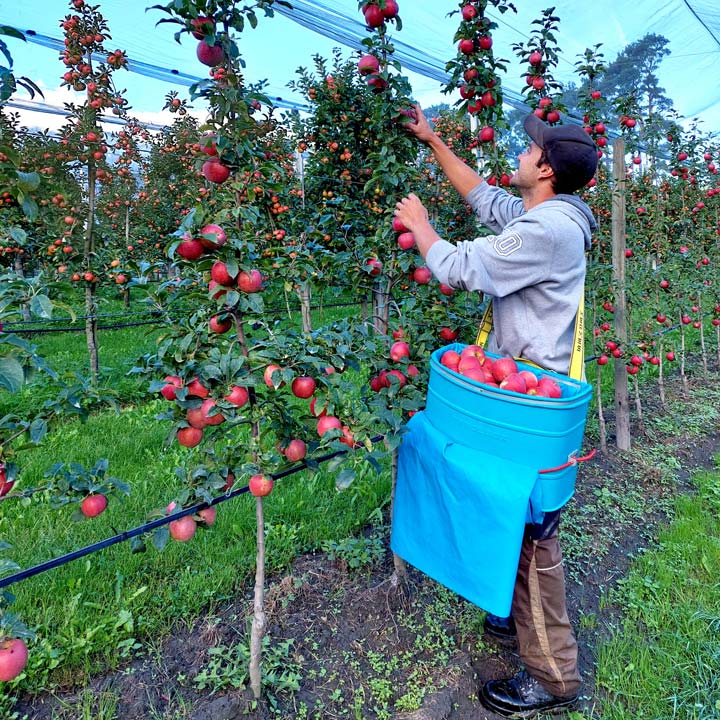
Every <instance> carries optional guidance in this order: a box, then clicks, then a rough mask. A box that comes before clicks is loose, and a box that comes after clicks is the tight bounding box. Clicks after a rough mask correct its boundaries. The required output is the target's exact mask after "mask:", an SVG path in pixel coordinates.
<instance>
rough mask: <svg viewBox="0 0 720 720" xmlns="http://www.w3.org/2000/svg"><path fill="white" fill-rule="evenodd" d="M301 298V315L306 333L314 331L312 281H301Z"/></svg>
mask: <svg viewBox="0 0 720 720" xmlns="http://www.w3.org/2000/svg"><path fill="white" fill-rule="evenodd" d="M297 294H298V297H299V298H300V316H301V317H302V329H303V332H304V333H311V332H312V315H311V308H310V300H311V292H310V283H300V285H298V289H297Z"/></svg>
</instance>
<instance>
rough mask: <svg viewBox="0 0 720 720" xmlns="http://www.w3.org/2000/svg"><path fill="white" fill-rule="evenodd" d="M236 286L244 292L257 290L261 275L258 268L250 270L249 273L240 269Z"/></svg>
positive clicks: (260, 285) (261, 278)
mask: <svg viewBox="0 0 720 720" xmlns="http://www.w3.org/2000/svg"><path fill="white" fill-rule="evenodd" d="M237 284H238V288H240V290H242V291H243V292H244V293H254V292H258V291H259V290H260V289H261V288H262V284H263V276H262V273H261V272H260V271H259V270H255V269H253V270H251V271H250V272H249V273H248V272H245V270H242V271H241V272H240V273H239V274H238V277H237Z"/></svg>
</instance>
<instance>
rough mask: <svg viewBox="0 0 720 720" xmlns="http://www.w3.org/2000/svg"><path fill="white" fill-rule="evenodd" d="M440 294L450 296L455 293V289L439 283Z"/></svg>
mask: <svg viewBox="0 0 720 720" xmlns="http://www.w3.org/2000/svg"><path fill="white" fill-rule="evenodd" d="M440 292H441V293H442V294H443V295H452V294H453V293H454V292H455V288H452V287H450V286H449V285H446V284H445V283H440Z"/></svg>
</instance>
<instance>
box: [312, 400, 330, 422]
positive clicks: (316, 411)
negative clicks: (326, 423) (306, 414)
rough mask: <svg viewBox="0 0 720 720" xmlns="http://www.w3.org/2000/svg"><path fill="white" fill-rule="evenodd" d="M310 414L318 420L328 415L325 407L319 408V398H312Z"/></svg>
mask: <svg viewBox="0 0 720 720" xmlns="http://www.w3.org/2000/svg"><path fill="white" fill-rule="evenodd" d="M310 414H311V415H312V416H313V417H316V418H319V417H323V415H327V409H326V408H325V407H322V408H318V407H317V398H312V400H310Z"/></svg>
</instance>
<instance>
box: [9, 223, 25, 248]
mask: <svg viewBox="0 0 720 720" xmlns="http://www.w3.org/2000/svg"><path fill="white" fill-rule="evenodd" d="M10 237H11V238H12V239H13V240H14V241H15V243H17V244H18V245H24V244H25V242H26V241H27V233H26V232H25V231H24V230H23V229H22V228H21V227H17V226H15V227H11V228H10Z"/></svg>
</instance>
